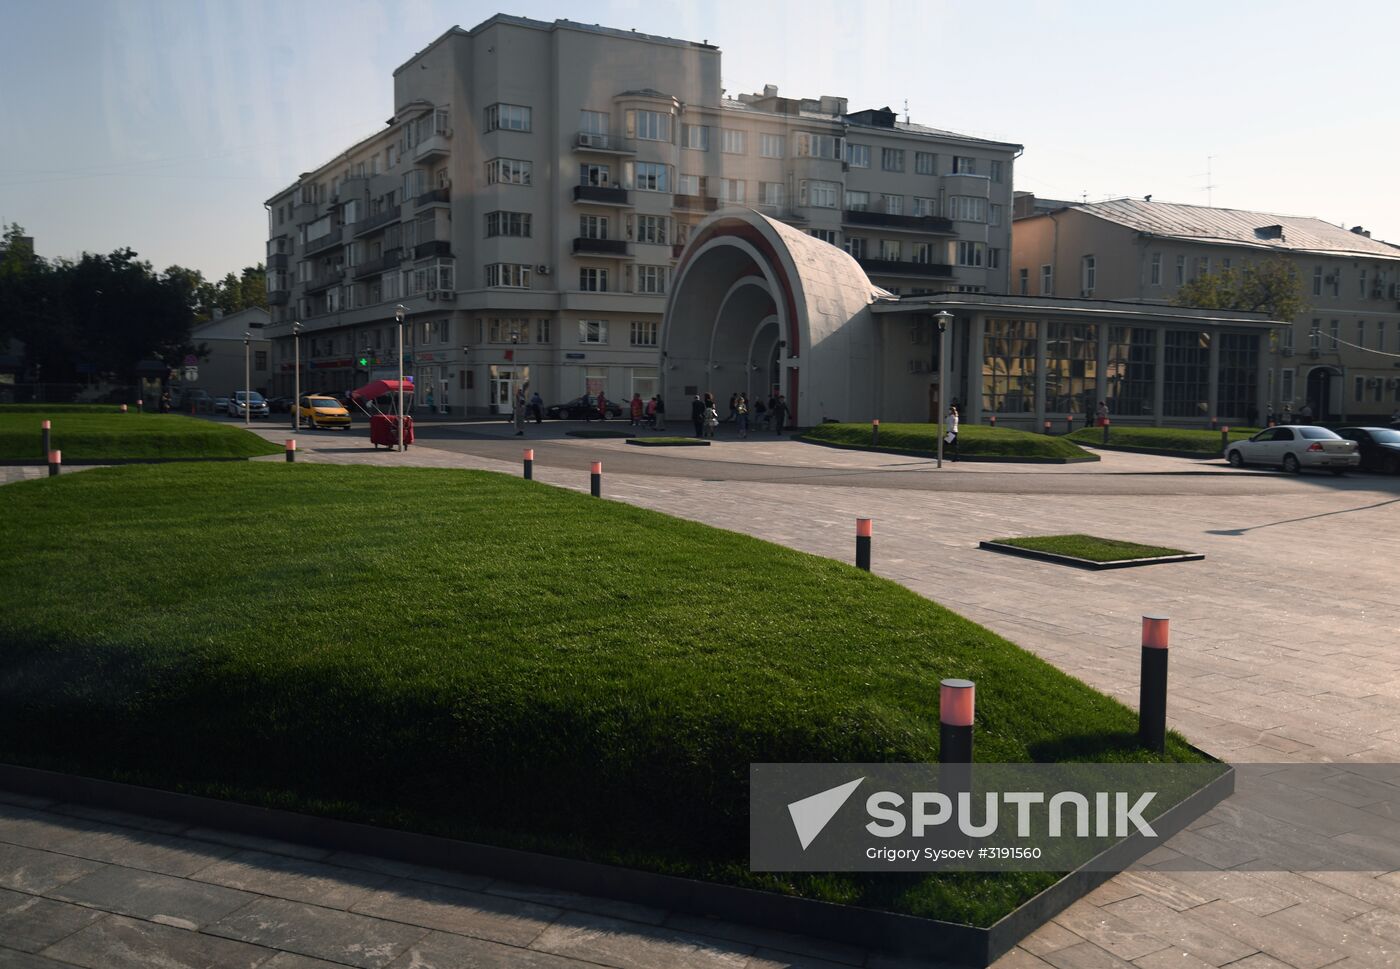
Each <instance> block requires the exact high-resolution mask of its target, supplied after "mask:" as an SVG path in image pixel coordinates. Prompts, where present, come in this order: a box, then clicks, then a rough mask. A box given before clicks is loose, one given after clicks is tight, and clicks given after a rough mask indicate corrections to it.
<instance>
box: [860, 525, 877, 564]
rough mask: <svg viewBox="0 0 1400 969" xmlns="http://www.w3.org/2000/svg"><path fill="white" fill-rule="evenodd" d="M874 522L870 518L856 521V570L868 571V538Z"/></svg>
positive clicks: (873, 529)
mask: <svg viewBox="0 0 1400 969" xmlns="http://www.w3.org/2000/svg"><path fill="white" fill-rule="evenodd" d="M874 531H875V522H874V520H873V519H870V518H857V519H856V568H858V569H863V570H865V571H866V572H869V571H870V538H871V536H872V535H873V534H874Z"/></svg>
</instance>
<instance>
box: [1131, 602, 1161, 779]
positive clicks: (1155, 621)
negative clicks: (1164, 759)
mask: <svg viewBox="0 0 1400 969" xmlns="http://www.w3.org/2000/svg"><path fill="white" fill-rule="evenodd" d="M1167 626H1168V620H1167V617H1166V616H1143V617H1142V683H1141V685H1140V686H1139V692H1138V740H1139V741H1140V742H1141V743H1142V745H1143V746H1144V747H1146V748H1147V749H1148V750H1155V751H1156V752H1157V753H1159V754H1160V753H1163V752H1164V751H1165V750H1166V746H1167V638H1168V632H1167Z"/></svg>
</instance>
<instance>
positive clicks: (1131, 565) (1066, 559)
mask: <svg viewBox="0 0 1400 969" xmlns="http://www.w3.org/2000/svg"><path fill="white" fill-rule="evenodd" d="M977 547H978V548H985V549H987V550H988V551H989V552H1001V553H1003V554H1005V555H1019V556H1021V557H1022V558H1027V559H1039V560H1040V561H1042V562H1054V563H1056V564H1058V565H1073V566H1074V567H1075V568H1080V569H1090V570H1092V571H1095V572H1100V571H1103V570H1104V569H1135V568H1138V567H1140V566H1143V565H1162V564H1165V563H1168V562H1200V561H1203V560H1204V559H1205V555H1203V554H1202V553H1200V552H1186V553H1184V554H1182V555H1159V556H1157V557H1155V558H1147V559H1114V560H1113V561H1109V562H1095V561H1094V560H1093V559H1081V558H1078V557H1076V556H1074V555H1061V554H1060V553H1059V552H1043V551H1041V550H1040V549H1035V548H1022V547H1021V546H1019V545H1005V544H1003V543H1001V542H978V543H977Z"/></svg>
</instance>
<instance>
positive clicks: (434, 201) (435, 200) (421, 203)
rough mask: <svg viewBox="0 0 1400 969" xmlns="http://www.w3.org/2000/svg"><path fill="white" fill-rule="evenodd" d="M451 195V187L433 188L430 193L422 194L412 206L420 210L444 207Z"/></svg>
mask: <svg viewBox="0 0 1400 969" xmlns="http://www.w3.org/2000/svg"><path fill="white" fill-rule="evenodd" d="M451 195H452V189H451V187H450V186H443V187H442V188H435V189H433V190H432V191H431V192H424V193H423V194H422V195H420V196H418V197H417V198H416V199H414V200H413V204H414V205H416V206H417V207H418V208H420V209H421V208H423V207H425V206H428V205H445V204H447V202H448V201H449V200H450V198H451Z"/></svg>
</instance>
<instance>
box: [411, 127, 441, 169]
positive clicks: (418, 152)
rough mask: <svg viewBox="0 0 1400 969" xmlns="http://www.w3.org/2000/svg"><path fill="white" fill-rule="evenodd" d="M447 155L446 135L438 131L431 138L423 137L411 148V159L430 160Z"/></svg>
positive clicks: (416, 161)
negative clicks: (415, 146) (416, 145)
mask: <svg viewBox="0 0 1400 969" xmlns="http://www.w3.org/2000/svg"><path fill="white" fill-rule="evenodd" d="M446 157H447V135H446V134H443V133H441V132H439V133H438V134H435V135H433V136H432V137H431V138H425V139H423V140H422V141H420V142H419V143H418V147H417V148H415V149H414V150H413V161H414V162H415V163H418V162H432V161H437V160H438V159H440V158H446Z"/></svg>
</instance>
